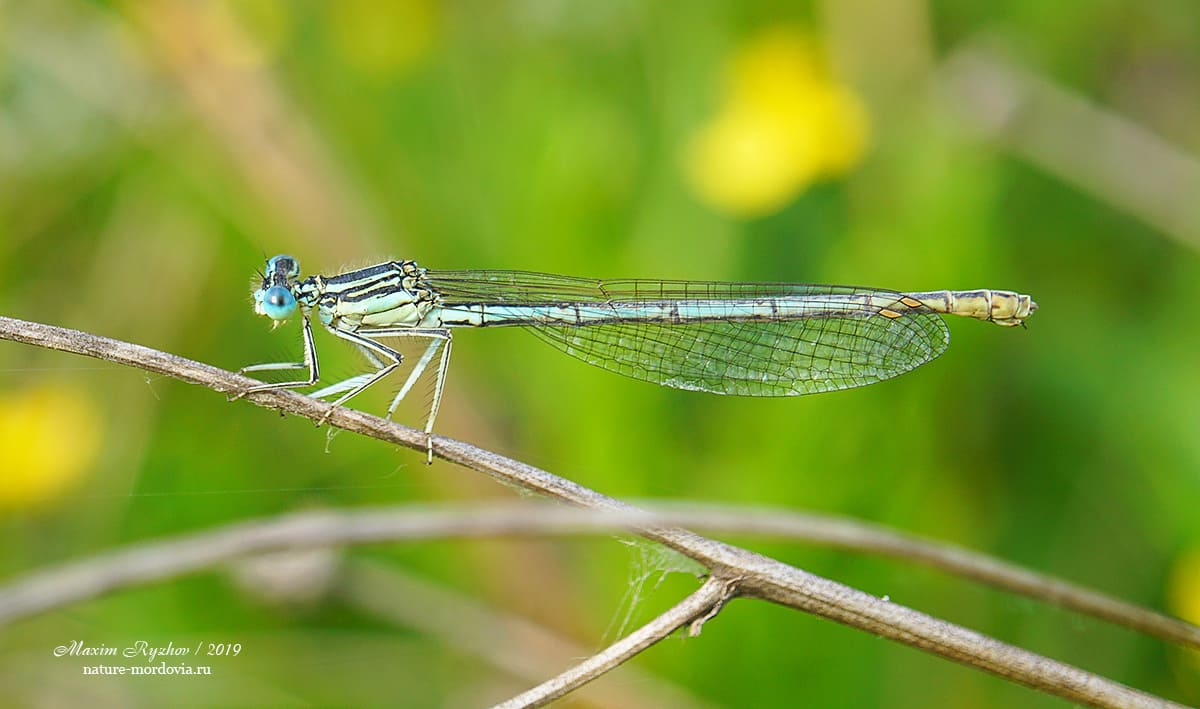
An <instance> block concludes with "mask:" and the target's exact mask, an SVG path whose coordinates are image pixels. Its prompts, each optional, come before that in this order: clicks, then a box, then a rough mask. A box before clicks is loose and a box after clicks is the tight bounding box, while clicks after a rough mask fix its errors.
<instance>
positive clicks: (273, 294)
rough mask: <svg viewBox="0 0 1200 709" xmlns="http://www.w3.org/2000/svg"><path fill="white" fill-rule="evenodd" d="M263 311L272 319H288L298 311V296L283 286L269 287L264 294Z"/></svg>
mask: <svg viewBox="0 0 1200 709" xmlns="http://www.w3.org/2000/svg"><path fill="white" fill-rule="evenodd" d="M262 311H263V313H264V314H265V315H266V316H267V317H269V318H271V319H272V320H287V319H288V318H289V317H291V315H292V313H294V312H296V297H295V296H293V295H292V292H291V291H290V290H288V289H287V288H284V287H283V286H274V287H272V288H268V289H267V290H266V291H264V292H263V294H262Z"/></svg>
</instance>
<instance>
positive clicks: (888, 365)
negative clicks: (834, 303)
mask: <svg viewBox="0 0 1200 709" xmlns="http://www.w3.org/2000/svg"><path fill="white" fill-rule="evenodd" d="M428 276H429V281H430V285H431V286H432V287H433V288H434V290H436V291H437V292H438V293H439V294H440V295H441V297H442V303H443V307H445V308H447V309H453V308H454V307H455V306H456V305H474V304H479V303H484V304H487V303H502V304H510V305H511V304H536V303H564V302H578V303H589V304H592V305H593V306H595V305H603V304H604V303H611V302H621V303H631V302H632V303H642V302H663V301H676V300H687V301H697V300H701V301H710V302H720V301H722V300H738V299H749V298H788V299H808V300H809V301H810V302H812V303H814V304H821V303H822V298H828V297H830V296H835V295H842V296H844V295H847V294H863V293H869V294H872V295H874V296H883V297H882V298H880V297H875V298H871V299H870V300H869V301H866V300H864V302H863V303H861V304H858V303H854V304H847V303H846V302H845V301H844V300H843V301H840V302H839V304H838V311H839V312H838V314H837V315H836V316H830V315H829V314H828V313H822V314H820V315H818V316H814V317H807V318H802V319H790V320H756V321H747V320H733V319H731V320H728V321H721V320H707V321H701V322H684V323H681V324H671V323H666V322H661V321H653V322H647V321H641V320H638V319H636V318H625V319H624V320H623V321H619V322H611V321H609V322H605V323H604V324H597V325H588V326H583V327H567V326H559V325H553V326H550V325H530V326H528V329H530V330H531V331H533V332H534V333H535V334H536V335H537V336H538V337H540V338H541V339H542V340H544V341H546V342H548V343H550V344H551V345H553V346H554V347H557V348H558V349H560V350H562V351H563V352H565V353H567V354H569V355H571V356H573V357H577V358H579V359H581V360H583V361H585V362H587V363H589V364H593V365H596V366H598V367H602V368H604V369H607V370H609V371H612V372H616V373H618V374H622V375H625V376H627V377H633V378H634V379H641V380H643V381H648V382H654V383H655V384H661V385H664V386H669V387H675V388H677V389H691V390H697V391H707V392H712V393H717V394H734V395H741V396H798V395H801V394H813V393H817V392H823V391H832V390H835V389H846V388H850V387H857V386H864V385H867V384H873V383H875V382H878V381H881V380H884V379H889V378H891V377H895V376H897V375H899V374H902V373H904V372H907V371H909V370H911V369H913V368H915V367H918V366H920V365H922V364H924V363H925V362H928V361H929V360H931V359H933V358H935V357H937V356H938V355H940V354H941V353H942V352H944V351H945V349H946V346H947V345H948V344H949V341H950V336H949V331H948V330H947V328H946V325H945V323H944V322H943V321H942V319H941V318H940V317H939V316H937V315H936V314H934V313H933V312H931V311H929V310H928V309H926V308H916V309H914V308H912V307H910V306H907V305H905V304H903V303H901V301H900V299H901V298H903V296H902V295H901V294H899V293H892V292H889V291H881V290H877V289H865V288H852V287H846V286H818V285H800V284H777V283H713V282H700V281H649V280H611V281H599V280H590V279H582V278H570V277H566V276H554V275H549V274H540V273H526V272H521V271H439V272H432V271H431V272H429V273H428ZM889 306H891V307H889ZM884 310H887V311H888V314H887V315H886V316H885V315H883V314H881V311H884ZM621 312H628V310H623V311H621ZM617 313H618V311H617V310H615V309H614V315H616V314H617Z"/></svg>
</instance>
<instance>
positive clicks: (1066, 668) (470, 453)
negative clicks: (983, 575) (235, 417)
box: [0, 317, 1164, 707]
mask: <svg viewBox="0 0 1200 709" xmlns="http://www.w3.org/2000/svg"><path fill="white" fill-rule="evenodd" d="M0 338H3V339H9V340H14V341H18V342H24V343H27V344H31V345H35V346H41V347H48V348H51V349H57V350H62V351H66V352H75V353H78V354H86V355H90V356H93V357H98V358H100V359H104V360H107V361H110V362H116V363H119V364H126V365H129V366H132V367H137V368H139V369H143V370H146V371H151V372H156V373H159V374H163V375H165V376H170V377H174V378H176V379H179V380H181V381H186V382H189V383H193V384H200V385H203V386H206V387H209V388H211V389H214V390H216V391H220V392H225V393H237V392H240V391H243V390H244V389H245V388H247V387H249V386H252V385H253V384H254V383H256V382H255V380H252V379H249V378H247V377H244V376H240V375H236V374H233V373H231V372H226V371H224V370H221V369H217V368H216V367H211V366H208V365H205V364H201V363H199V362H194V361H191V360H187V359H184V358H182V357H176V356H174V355H170V354H167V353H164V352H159V351H157V350H152V349H149V348H146V347H141V346H138V345H133V344H130V343H127V342H121V341H119V340H112V339H108V338H103V337H97V336H95V335H91V334H88V333H85V332H80V331H77V330H68V329H65V328H58V327H53V326H49V325H43V324H40V323H31V322H26V321H22V320H16V319H12V318H5V317H0ZM247 398H249V399H250V400H251V401H253V402H255V403H256V404H259V405H261V406H267V407H271V408H276V409H279V410H280V411H285V412H288V413H292V414H296V415H299V416H304V417H305V418H308V419H311V420H314V421H315V420H319V419H320V418H321V417H322V416H325V415H326V414H329V419H328V421H329V423H330V425H333V426H337V427H339V428H343V429H346V430H350V431H354V432H356V433H360V434H362V435H366V436H371V437H372V438H377V439H379V440H382V441H387V442H391V443H396V444H399V445H403V446H405V447H407V448H411V449H413V450H415V451H423V450H424V449H425V445H426V440H425V436H424V434H423V433H422V432H420V431H418V430H416V429H412V428H408V427H405V426H400V425H398V424H395V423H392V422H390V421H386V420H384V419H380V418H378V417H375V416H370V415H368V414H364V413H362V412H359V411H353V410H350V409H338V410H336V411H333V412H329V408H330V407H329V405H328V404H327V403H325V402H323V401H319V400H316V399H312V398H309V397H305V396H301V395H299V394H295V393H293V392H287V391H264V392H258V393H255V394H251V395H249V396H248V397H247ZM433 449H434V454H435V455H437V456H438V457H440V458H443V459H445V460H448V461H450V462H453V463H457V464H459V465H463V466H466V467H469V468H471V469H473V470H477V471H480V472H483V473H486V474H488V475H491V476H492V477H494V478H496V479H498V480H501V481H503V482H505V483H507V484H509V485H515V486H517V487H521V488H524V489H526V490H530V491H534V492H538V493H540V494H543V495H546V496H548V497H553V498H555V499H558V500H561V501H564V502H568V503H571V504H573V505H577V506H580V507H586V508H589V509H595V510H610V511H617V512H630V511H634V508H632V507H631V506H629V505H626V504H625V503H622V502H620V501H619V500H616V499H614V498H611V497H607V496H605V495H601V494H600V493H597V492H595V491H593V490H590V489H588V488H586V487H583V486H582V485H578V484H575V483H573V482H570V481H569V480H565V479H563V478H559V477H556V476H554V475H551V474H550V473H547V472H545V471H543V470H540V469H538V468H535V467H533V466H530V465H526V464H524V463H521V462H519V461H515V460H512V459H509V458H505V457H503V456H500V455H497V454H495V453H492V452H490V451H485V450H482V449H480V448H476V447H475V446H472V445H470V444H467V443H463V442H461V441H456V440H453V439H450V438H445V437H442V436H435V437H434V438H433ZM634 531H635V532H636V533H637V534H639V535H641V536H643V537H645V538H647V539H650V540H653V541H656V542H659V543H661V544H663V545H665V546H667V547H670V548H671V549H674V550H676V551H678V552H680V553H682V554H684V555H686V556H688V557H691V558H692V559H694V560H695V561H697V562H699V563H701V564H703V565H704V566H706V567H707V568H708V569H709V570H710V571H711V573H712V575H713V576H715V577H719V578H726V579H738V582H737V587H736V589H734V592H735V593H737V594H739V595H743V596H753V597H758V598H763V599H766V600H770V601H772V602H775V603H778V604H781V605H785V606H790V607H792V608H797V609H800V610H804V611H807V612H810V613H814V614H816V615H820V616H822V617H824V618H828V619H830V620H835V621H837V622H839V623H843V624H846V625H849V626H852V627H855V628H859V629H861V630H865V631H867V632H870V633H873V634H876V635H881V636H884V637H887V638H890V639H892V640H896V641H899V642H902V643H905V644H907V645H910V646H913V647H917V648H920V649H923V650H926V651H927V652H931V653H933V654H936V655H939V656H941V657H945V658H947V659H951V660H955V661H957V662H960V663H963V664H966V665H970V666H972V667H976V668H979V669H982V670H985V671H988V672H991V673H993V674H996V675H998V676H1001V677H1004V678H1007V679H1010V680H1012V681H1015V682H1019V683H1021V684H1025V685H1027V686H1030V687H1034V688H1037V689H1040V690H1042V691H1045V692H1048V693H1051V694H1054V695H1057V696H1060V697H1063V698H1065V699H1068V700H1070V701H1074V702H1078V703H1081V704H1088V705H1093V706H1111V707H1140V706H1146V707H1151V706H1153V707H1161V706H1163V705H1164V700H1162V699H1161V698H1158V697H1154V696H1153V695H1149V694H1145V693H1143V692H1139V691H1137V690H1134V689H1132V688H1129V687H1126V686H1124V685H1122V684H1119V683H1117V682H1112V681H1110V680H1107V679H1104V678H1103V677H1100V676H1098V675H1094V674H1090V673H1088V672H1084V671H1083V670H1080V669H1078V668H1076V667H1072V666H1070V665H1067V664H1065V663H1061V662H1057V661H1055V660H1051V659H1049V658H1046V657H1042V656H1040V655H1037V654H1035V653H1031V652H1028V651H1025V650H1022V649H1021V648H1018V647H1014V646H1011V645H1007V644H1005V643H1001V642H999V641H996V640H994V639H992V638H989V637H986V636H984V635H981V634H979V633H976V632H973V631H970V630H967V629H966V628H962V627H960V626H956V625H954V624H952V623H947V622H945V621H942V620H939V619H937V618H933V617H931V616H928V615H925V614H923V613H919V612H917V611H914V610H911V609H908V608H905V607H903V606H900V605H897V604H892V603H888V602H886V601H882V600H880V599H877V598H875V597H874V596H871V595H869V594H866V593H863V592H861V591H858V590H856V589H853V588H850V587H848V586H844V585H842V584H838V583H834V582H832V581H829V580H827V579H823V578H820V577H818V576H814V575H812V574H809V573H807V572H804V571H801V570H800V569H796V568H794V567H791V566H788V565H787V564H783V563H781V562H778V561H775V560H774V559H770V558H767V557H764V556H762V555H760V554H755V553H753V552H750V551H747V550H744V549H739V548H737V547H733V546H730V545H728V544H723V543H721V542H717V541H714V540H711V539H707V538H705V537H702V536H700V535H698V534H695V533H693V532H690V531H687V530H685V529H679V528H674V527H657V526H651V527H638V528H635V529H634Z"/></svg>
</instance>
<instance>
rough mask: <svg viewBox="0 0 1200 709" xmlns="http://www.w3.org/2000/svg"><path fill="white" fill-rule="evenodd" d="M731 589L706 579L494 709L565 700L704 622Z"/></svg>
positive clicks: (727, 583) (723, 582)
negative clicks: (650, 616) (642, 622)
mask: <svg viewBox="0 0 1200 709" xmlns="http://www.w3.org/2000/svg"><path fill="white" fill-rule="evenodd" d="M734 587H735V584H733V583H732V582H731V581H729V580H728V579H721V578H718V577H716V576H710V577H709V578H708V580H707V581H705V582H704V585H702V586H701V587H700V588H698V589H696V590H695V591H694V592H692V593H691V594H690V595H689V596H688V597H687V598H684V599H683V600H682V601H680V602H679V603H676V604H675V605H674V606H672V607H671V608H670V609H669V610H667V611H666V612H665V613H662V614H660V615H659V616H658V617H656V618H654V620H651V621H650V622H649V623H646V624H645V625H643V626H642V627H640V628H638V629H637V630H635V631H633V632H632V633H630V634H629V635H626V636H625V637H623V638H621V639H620V640H618V641H617V642H615V643H613V644H612V645H609V646H608V647H606V648H605V649H604V650H603V651H601V652H598V653H596V654H595V655H592V656H591V657H589V658H588V659H586V660H584V661H583V662H580V663H579V664H577V665H575V666H574V667H572V668H570V669H569V670H567V671H566V672H563V673H562V674H560V675H558V676H557V677H552V678H550V679H548V680H546V681H545V682H543V683H541V684H539V685H538V686H536V687H534V688H532V689H530V690H529V691H527V692H522V693H521V694H518V695H517V696H515V697H513V698H512V699H509V700H508V701H506V702H501V703H499V704H497V705H496V709H518V708H520V707H541V706H545V705H547V704H549V703H550V702H552V701H554V700H555V699H558V698H559V697H562V696H565V695H566V694H568V693H570V692H571V691H573V690H575V689H578V688H579V687H581V686H583V685H584V684H586V683H588V682H590V681H592V680H593V679H596V678H597V677H599V676H600V675H602V674H604V673H606V672H608V671H609V670H612V669H614V668H616V667H619V666H620V665H622V664H623V663H625V662H626V661H627V660H629V659H630V658H632V657H634V656H636V655H637V654H638V653H640V652H642V651H643V650H645V649H646V648H648V647H650V646H651V645H654V644H655V643H657V642H658V641H660V640H662V639H663V638H666V637H668V636H670V635H671V633H674V632H675V631H676V630H679V629H680V628H682V627H683V626H685V625H688V624H692V623H693V622H694V621H696V620H697V619H699V618H704V619H706V620H707V619H708V618H709V617H711V616H712V615H715V613H716V612H717V611H719V610H720V608H721V607H722V606H723V605H724V604H725V601H726V600H728V599H729V596H730V593H731V589H732V588H734ZM691 632H693V633H694V634H698V632H699V631H698V629H693V630H692V631H691Z"/></svg>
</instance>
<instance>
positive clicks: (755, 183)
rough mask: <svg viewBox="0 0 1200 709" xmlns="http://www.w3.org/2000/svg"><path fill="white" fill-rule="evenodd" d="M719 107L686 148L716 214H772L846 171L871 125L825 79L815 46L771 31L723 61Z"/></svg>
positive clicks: (851, 99) (854, 101)
mask: <svg viewBox="0 0 1200 709" xmlns="http://www.w3.org/2000/svg"><path fill="white" fill-rule="evenodd" d="M726 81H727V85H726V89H725V96H724V101H723V105H722V106H721V107H720V109H719V110H718V111H717V113H716V115H714V116H713V117H712V118H711V119H709V121H708V122H707V123H706V124H705V125H703V126H701V127H700V128H699V129H698V130H697V132H696V133H695V135H693V137H692V140H691V142H690V144H689V146H688V150H687V160H686V169H687V175H688V178H689V180H690V182H691V184H692V187H693V189H694V190H695V192H696V194H697V195H698V196H699V197H700V198H701V199H702V200H704V201H705V202H707V203H708V204H710V205H712V206H713V207H715V208H717V209H720V210H721V211H724V212H728V213H730V214H736V215H739V216H758V215H763V214H770V213H772V212H775V211H778V210H779V209H781V208H782V207H783V206H784V205H786V204H787V203H788V202H790V201H791V200H793V199H795V198H796V196H797V195H799V194H800V193H801V192H802V191H803V190H804V189H805V188H807V187H808V185H809V184H811V183H812V182H813V181H814V180H817V179H820V178H823V177H836V176H839V175H843V174H845V173H846V172H848V171H849V170H851V169H853V168H854V167H855V166H856V165H857V164H858V163H859V162H860V161H861V160H862V156H863V154H864V152H865V151H866V147H867V143H868V140H869V133H870V126H869V122H868V118H867V112H866V109H865V107H864V106H863V104H862V101H861V100H860V99H859V98H858V96H857V95H856V94H855V93H854V92H853V91H852V90H851V89H850V88H849V87H847V86H844V85H842V84H839V83H837V82H835V81H834V80H833V79H832V78H831V77H830V75H829V72H828V70H827V68H826V67H825V63H824V61H823V60H822V58H821V53H820V51H819V49H818V47H817V46H816V44H815V43H814V41H813V40H812V39H811V38H810V37H809V36H808V35H807V34H805V33H804V32H801V31H799V30H796V29H784V28H777V29H772V30H769V31H767V32H765V33H763V34H761V35H759V36H758V37H756V38H755V39H753V40H751V41H750V42H749V43H748V44H747V45H745V46H744V47H742V48H741V49H739V50H738V51H737V52H736V53H735V54H734V56H733V57H732V58H731V59H730V60H729V62H728V68H727V77H726Z"/></svg>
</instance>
